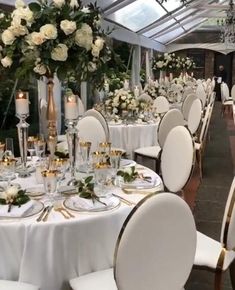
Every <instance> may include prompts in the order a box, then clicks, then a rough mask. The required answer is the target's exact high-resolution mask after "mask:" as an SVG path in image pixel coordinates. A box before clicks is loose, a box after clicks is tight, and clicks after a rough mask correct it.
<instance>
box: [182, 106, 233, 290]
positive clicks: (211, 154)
mask: <svg viewBox="0 0 235 290" xmlns="http://www.w3.org/2000/svg"><path fill="white" fill-rule="evenodd" d="M228 122H229V121H228V120H226V118H222V117H221V115H220V103H216V104H215V106H214V111H213V115H212V120H211V124H210V134H209V135H210V140H209V141H208V142H207V146H206V151H205V155H204V162H203V164H204V171H203V179H202V183H201V184H200V187H199V190H198V192H197V198H196V207H195V210H194V216H195V220H196V225H197V229H198V230H199V231H201V232H203V233H205V234H207V235H208V236H210V237H212V238H215V239H217V240H219V237H220V230H221V223H222V217H223V213H224V207H225V202H226V199H227V195H228V191H229V188H230V185H231V182H232V179H233V175H234V174H233V172H234V168H233V167H234V166H233V159H232V154H231V146H230V136H234V132H235V131H234V130H235V129H234V126H233V125H232V126H231V121H230V127H229V126H228ZM231 128H232V129H231ZM232 150H234V151H235V148H232ZM213 286H214V274H213V273H210V272H208V271H205V270H196V269H193V271H192V273H191V275H190V278H189V280H188V283H187V285H186V290H213V289H214V288H213ZM223 290H232V287H231V283H230V279H229V272H227V273H226V274H225V279H224V287H223Z"/></svg>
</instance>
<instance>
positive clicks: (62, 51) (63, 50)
mask: <svg viewBox="0 0 235 290" xmlns="http://www.w3.org/2000/svg"><path fill="white" fill-rule="evenodd" d="M51 58H52V59H53V60H55V61H66V59H67V58H68V47H67V46H66V45H65V44H63V43H59V44H58V45H57V46H56V47H55V48H54V49H53V50H52V52H51Z"/></svg>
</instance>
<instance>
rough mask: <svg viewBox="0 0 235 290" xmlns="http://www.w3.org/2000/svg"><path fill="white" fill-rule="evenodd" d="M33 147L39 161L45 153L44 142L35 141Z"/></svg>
mask: <svg viewBox="0 0 235 290" xmlns="http://www.w3.org/2000/svg"><path fill="white" fill-rule="evenodd" d="M34 146H35V150H36V155H37V157H38V158H39V160H41V159H42V157H43V155H44V153H45V149H46V142H45V141H44V140H40V139H37V140H36V141H35V144H34Z"/></svg>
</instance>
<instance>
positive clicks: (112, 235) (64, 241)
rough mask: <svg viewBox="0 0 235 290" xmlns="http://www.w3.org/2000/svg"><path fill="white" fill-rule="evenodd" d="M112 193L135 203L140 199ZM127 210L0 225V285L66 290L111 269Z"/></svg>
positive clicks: (28, 182) (28, 183) (55, 214)
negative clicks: (4, 282)
mask: <svg viewBox="0 0 235 290" xmlns="http://www.w3.org/2000/svg"><path fill="white" fill-rule="evenodd" d="M149 173H150V174H155V173H153V172H152V171H149ZM14 182H18V183H21V184H22V186H23V187H25V188H27V187H32V186H38V185H37V184H36V181H35V179H34V176H31V177H29V178H27V179H17V180H16V181H14ZM160 189H162V184H161V185H160ZM114 190H115V191H116V192H118V193H119V194H120V195H121V194H122V195H123V196H125V197H126V199H129V200H132V201H135V202H137V201H138V200H140V199H141V198H143V196H144V195H143V194H131V195H125V194H124V193H123V192H122V191H121V189H120V188H116V189H114ZM131 209H132V207H130V206H127V205H125V204H123V203H122V204H121V205H120V207H119V208H117V209H115V210H112V211H108V212H101V213H93V214H91V213H90V214H84V213H83V214H82V213H77V212H75V213H74V212H73V213H74V215H75V216H76V217H75V218H74V219H69V220H65V219H64V218H63V216H62V215H61V214H60V213H58V212H55V211H52V212H51V214H50V215H49V219H48V221H47V222H40V223H38V222H36V218H37V217H38V215H35V216H33V217H31V218H27V219H18V220H1V219H0V245H1V246H0V257H1V263H0V279H10V280H19V281H22V282H29V283H32V284H35V285H38V286H40V289H41V290H67V289H70V288H69V285H68V281H69V279H71V278H74V277H76V276H79V275H82V274H85V273H90V272H92V271H96V270H102V269H106V268H109V267H111V266H112V263H113V254H114V248H115V244H116V240H117V236H118V234H119V231H120V229H121V226H122V224H123V222H124V220H125V218H126V216H127V215H128V213H129V212H130V211H131ZM4 290H5V289H4ZM87 290H89V289H87Z"/></svg>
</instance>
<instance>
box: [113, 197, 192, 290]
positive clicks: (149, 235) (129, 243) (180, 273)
mask: <svg viewBox="0 0 235 290" xmlns="http://www.w3.org/2000/svg"><path fill="white" fill-rule="evenodd" d="M118 241H119V242H118V243H117V246H116V251H115V260H114V277H115V280H116V284H117V289H119V290H126V289H128V290H143V289H146V290H156V289H157V290H169V289H171V290H172V289H183V287H184V284H185V283H186V281H187V279H188V276H189V274H190V272H191V269H192V265H193V260H194V255H195V251H196V228H195V223H194V218H193V215H192V212H191V210H190V209H189V207H188V205H187V204H186V203H185V201H183V200H182V199H181V198H180V197H178V196H177V195H174V194H172V193H159V194H157V195H152V196H148V197H146V198H145V199H143V200H142V201H141V202H140V203H139V204H138V205H137V206H136V207H135V208H134V209H133V210H132V211H131V213H130V214H129V216H128V217H127V219H126V221H125V223H124V225H123V228H122V230H121V232H120V234H119V238H118Z"/></svg>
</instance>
